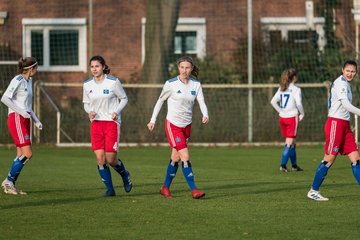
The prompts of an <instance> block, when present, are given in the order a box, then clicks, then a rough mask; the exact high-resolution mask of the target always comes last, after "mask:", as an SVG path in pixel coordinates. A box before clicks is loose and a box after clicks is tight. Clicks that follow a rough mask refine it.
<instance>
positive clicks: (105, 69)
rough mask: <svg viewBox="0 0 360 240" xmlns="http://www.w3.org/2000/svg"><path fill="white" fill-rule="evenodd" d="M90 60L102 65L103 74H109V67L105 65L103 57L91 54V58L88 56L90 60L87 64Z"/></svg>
mask: <svg viewBox="0 0 360 240" xmlns="http://www.w3.org/2000/svg"><path fill="white" fill-rule="evenodd" d="M92 61H98V62H99V63H100V64H101V65H102V66H103V67H104V70H103V72H104V73H105V74H109V73H110V68H109V66H108V65H106V62H105V59H104V58H103V57H102V56H100V55H95V56H93V57H92V58H90V61H89V66H90V64H91V62H92Z"/></svg>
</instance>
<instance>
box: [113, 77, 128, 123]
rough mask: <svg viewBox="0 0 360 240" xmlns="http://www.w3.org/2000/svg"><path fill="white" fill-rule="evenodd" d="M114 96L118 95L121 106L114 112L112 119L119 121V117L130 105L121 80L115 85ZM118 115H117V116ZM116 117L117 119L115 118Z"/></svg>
mask: <svg viewBox="0 0 360 240" xmlns="http://www.w3.org/2000/svg"><path fill="white" fill-rule="evenodd" d="M114 94H115V95H116V97H117V98H118V99H119V100H120V101H119V104H118V105H117V107H116V109H115V110H114V112H113V113H112V118H113V120H116V119H117V116H119V115H120V113H121V111H122V110H123V109H124V108H125V106H126V105H127V103H128V97H127V95H126V93H125V90H124V88H123V87H122V85H121V82H120V81H119V79H117V80H116V83H115V88H114ZM114 113H115V114H116V115H115V114H114ZM115 117H116V118H115Z"/></svg>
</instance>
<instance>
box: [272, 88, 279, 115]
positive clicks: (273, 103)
mask: <svg viewBox="0 0 360 240" xmlns="http://www.w3.org/2000/svg"><path fill="white" fill-rule="evenodd" d="M279 96H280V91H279V90H278V91H277V92H276V93H275V95H274V96H273V98H272V99H271V101H270V103H271V105H272V106H273V108H275V110H276V111H277V112H278V113H280V112H281V108H280V106H279V104H278V102H279V101H280V97H279Z"/></svg>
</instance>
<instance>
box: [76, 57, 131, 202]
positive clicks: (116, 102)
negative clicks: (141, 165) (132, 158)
mask: <svg viewBox="0 0 360 240" xmlns="http://www.w3.org/2000/svg"><path fill="white" fill-rule="evenodd" d="M89 66H90V71H91V73H92V75H93V76H92V77H91V78H89V79H88V80H86V81H85V82H84V88H83V103H84V109H85V111H86V112H87V113H88V115H89V119H90V122H91V127H90V137H91V146H92V150H93V151H94V153H95V157H96V160H97V165H98V170H99V174H100V177H101V180H102V181H103V182H104V184H105V187H106V189H107V191H106V192H105V196H106V197H108V196H115V190H114V187H113V183H112V178H111V172H110V168H109V167H108V166H107V163H109V165H110V166H112V167H113V168H114V169H115V171H117V172H118V173H119V174H120V175H121V177H122V180H123V183H124V188H125V192H127V193H128V192H130V191H131V188H132V182H131V179H130V173H129V172H128V171H127V170H126V169H125V165H124V163H123V162H122V161H121V160H120V159H117V152H118V150H119V138H120V123H121V111H122V110H123V109H124V107H125V106H126V104H127V102H128V98H127V96H126V93H125V91H124V89H123V87H122V86H121V83H120V81H119V79H118V78H116V77H114V76H111V75H108V74H109V73H110V69H109V67H108V66H107V65H106V63H105V60H104V58H103V57H101V56H98V55H97V56H93V57H92V58H91V59H90V61H89Z"/></svg>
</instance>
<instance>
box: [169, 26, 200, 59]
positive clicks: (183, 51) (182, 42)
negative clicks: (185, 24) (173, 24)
mask: <svg viewBox="0 0 360 240" xmlns="http://www.w3.org/2000/svg"><path fill="white" fill-rule="evenodd" d="M174 54H175V55H176V58H178V57H180V56H183V55H195V56H196V32H176V34H175V39H174Z"/></svg>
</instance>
